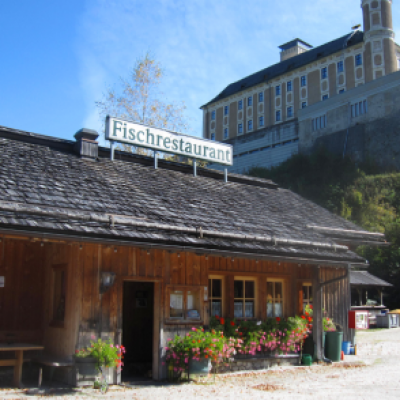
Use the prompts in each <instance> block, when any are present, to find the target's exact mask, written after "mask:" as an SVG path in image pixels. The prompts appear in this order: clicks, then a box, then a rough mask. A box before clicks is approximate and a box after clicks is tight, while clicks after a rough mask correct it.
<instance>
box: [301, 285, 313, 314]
mask: <svg viewBox="0 0 400 400" xmlns="http://www.w3.org/2000/svg"><path fill="white" fill-rule="evenodd" d="M302 289H303V313H304V312H305V310H306V306H309V305H312V302H313V294H312V285H311V283H303V287H302Z"/></svg>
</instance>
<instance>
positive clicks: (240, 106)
mask: <svg viewBox="0 0 400 400" xmlns="http://www.w3.org/2000/svg"><path fill="white" fill-rule="evenodd" d="M238 110H243V100H239V101H238Z"/></svg>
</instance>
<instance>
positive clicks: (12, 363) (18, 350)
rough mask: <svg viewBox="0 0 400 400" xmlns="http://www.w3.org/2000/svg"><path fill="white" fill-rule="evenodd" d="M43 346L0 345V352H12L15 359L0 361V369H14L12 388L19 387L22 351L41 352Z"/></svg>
mask: <svg viewBox="0 0 400 400" xmlns="http://www.w3.org/2000/svg"><path fill="white" fill-rule="evenodd" d="M43 349H44V346H41V345H37V344H29V343H12V344H7V343H0V351H14V352H15V358H11V359H6V360H2V359H0V367H4V366H7V367H14V380H13V384H14V386H17V387H21V376H22V364H23V363H24V351H27V350H43Z"/></svg>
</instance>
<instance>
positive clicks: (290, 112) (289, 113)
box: [287, 107, 293, 118]
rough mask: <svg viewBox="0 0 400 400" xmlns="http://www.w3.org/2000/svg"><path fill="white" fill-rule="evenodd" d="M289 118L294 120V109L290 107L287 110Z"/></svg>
mask: <svg viewBox="0 0 400 400" xmlns="http://www.w3.org/2000/svg"><path fill="white" fill-rule="evenodd" d="M287 117H288V118H292V117H293V107H288V108H287Z"/></svg>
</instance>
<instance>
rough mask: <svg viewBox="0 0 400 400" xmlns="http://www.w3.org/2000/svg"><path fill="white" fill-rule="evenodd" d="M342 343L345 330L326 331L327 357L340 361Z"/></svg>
mask: <svg viewBox="0 0 400 400" xmlns="http://www.w3.org/2000/svg"><path fill="white" fill-rule="evenodd" d="M342 343H343V332H326V340H325V357H326V358H329V360H331V361H334V362H338V361H340V354H341V352H342Z"/></svg>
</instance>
